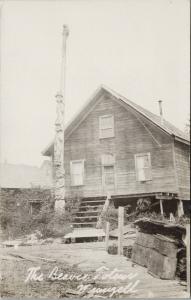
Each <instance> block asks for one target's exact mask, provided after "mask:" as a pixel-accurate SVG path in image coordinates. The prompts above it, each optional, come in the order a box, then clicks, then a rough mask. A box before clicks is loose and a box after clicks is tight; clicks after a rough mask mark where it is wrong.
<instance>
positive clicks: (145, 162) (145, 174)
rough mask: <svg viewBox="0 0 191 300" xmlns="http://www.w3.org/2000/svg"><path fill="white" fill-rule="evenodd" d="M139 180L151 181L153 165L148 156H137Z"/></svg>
mask: <svg viewBox="0 0 191 300" xmlns="http://www.w3.org/2000/svg"><path fill="white" fill-rule="evenodd" d="M135 159H136V167H137V170H136V171H137V179H138V180H139V181H145V180H150V179H151V165H150V160H149V155H148V154H143V155H139V156H136V158H135Z"/></svg>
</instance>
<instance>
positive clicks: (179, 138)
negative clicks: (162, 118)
mask: <svg viewBox="0 0 191 300" xmlns="http://www.w3.org/2000/svg"><path fill="white" fill-rule="evenodd" d="M173 136H174V139H175V140H176V141H178V142H181V143H183V144H186V145H188V146H189V145H190V141H189V140H186V139H183V138H181V137H179V136H176V135H174V134H173Z"/></svg>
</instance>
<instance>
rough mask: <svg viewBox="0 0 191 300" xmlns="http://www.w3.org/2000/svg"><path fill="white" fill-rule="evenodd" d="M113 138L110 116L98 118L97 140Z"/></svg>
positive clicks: (112, 122)
mask: <svg viewBox="0 0 191 300" xmlns="http://www.w3.org/2000/svg"><path fill="white" fill-rule="evenodd" d="M109 137H114V118H113V116H112V115H105V116H100V117H99V138H100V139H101V138H109Z"/></svg>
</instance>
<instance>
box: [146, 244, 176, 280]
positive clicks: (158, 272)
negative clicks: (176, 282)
mask: <svg viewBox="0 0 191 300" xmlns="http://www.w3.org/2000/svg"><path fill="white" fill-rule="evenodd" d="M176 265H177V258H176V257H168V256H165V255H162V254H161V253H159V252H158V251H156V250H154V249H150V259H149V260H148V272H149V273H151V274H152V275H153V276H154V275H155V276H156V277H159V278H161V279H174V278H175V273H176Z"/></svg>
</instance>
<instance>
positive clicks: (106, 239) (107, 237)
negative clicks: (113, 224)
mask: <svg viewBox="0 0 191 300" xmlns="http://www.w3.org/2000/svg"><path fill="white" fill-rule="evenodd" d="M109 225H110V224H109V222H106V233H105V248H106V251H108V247H109Z"/></svg>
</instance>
